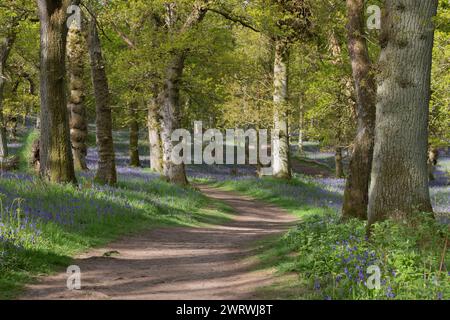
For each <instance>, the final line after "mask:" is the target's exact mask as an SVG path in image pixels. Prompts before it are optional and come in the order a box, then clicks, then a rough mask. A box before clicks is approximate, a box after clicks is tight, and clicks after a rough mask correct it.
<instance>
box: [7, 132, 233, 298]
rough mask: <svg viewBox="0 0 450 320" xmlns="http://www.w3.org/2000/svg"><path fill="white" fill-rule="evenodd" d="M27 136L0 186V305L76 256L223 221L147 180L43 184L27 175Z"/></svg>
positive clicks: (179, 191)
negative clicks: (128, 238) (121, 240)
mask: <svg viewBox="0 0 450 320" xmlns="http://www.w3.org/2000/svg"><path fill="white" fill-rule="evenodd" d="M36 137H37V132H36V131H31V132H29V133H28V134H26V135H25V136H24V138H23V146H22V148H21V149H20V150H19V155H20V159H21V162H20V169H21V170H20V171H19V172H16V173H7V174H4V176H3V177H2V179H0V204H1V211H0V213H1V215H0V299H13V298H16V297H17V296H18V295H20V293H21V292H22V290H23V288H24V285H25V284H26V283H28V282H31V281H33V279H34V278H35V277H36V276H38V275H45V274H51V273H52V272H55V271H58V270H61V269H63V268H65V267H67V266H68V265H70V262H71V260H72V257H74V256H75V255H76V254H78V253H81V252H83V251H85V250H88V249H89V248H92V247H97V246H101V245H104V244H107V243H109V242H111V241H113V240H115V239H117V238H118V237H120V236H123V235H125V234H133V233H137V232H142V231H144V230H150V229H152V228H159V227H172V226H186V227H201V226H206V225H210V224H221V223H224V222H226V221H228V220H230V217H231V215H230V214H231V212H232V210H231V209H230V208H229V207H227V206H226V205H224V204H223V203H221V202H216V201H213V200H211V199H209V198H207V197H205V196H204V195H203V194H202V193H200V192H199V191H198V190H196V189H195V188H193V187H192V188H180V187H177V186H174V185H171V184H168V183H166V182H164V181H162V180H160V179H157V178H153V177H152V176H151V174H148V176H147V174H146V172H145V171H143V172H142V175H141V176H138V177H133V176H120V177H119V183H118V184H117V186H116V187H109V186H99V185H95V184H94V183H93V181H92V178H90V177H89V176H84V175H80V176H79V179H78V180H79V185H78V186H73V185H56V184H49V183H46V182H43V181H42V180H41V179H39V178H38V177H35V176H34V175H33V174H32V170H31V169H30V168H29V162H28V155H29V153H30V150H31V145H32V143H33V141H34V139H35V138H36Z"/></svg>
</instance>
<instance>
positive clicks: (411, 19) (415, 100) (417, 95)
mask: <svg viewBox="0 0 450 320" xmlns="http://www.w3.org/2000/svg"><path fill="white" fill-rule="evenodd" d="M437 3H438V1H437V0H428V1H417V0H402V1H399V0H386V7H385V14H384V16H383V21H382V34H381V45H382V51H381V55H380V62H379V66H380V81H379V84H378V89H377V116H376V128H375V148H374V158H373V168H372V176H371V184H370V190H369V206H368V216H369V226H370V225H372V224H373V223H375V222H377V221H380V220H384V219H387V218H393V217H396V216H397V215H399V216H403V217H407V216H408V215H409V214H411V213H412V212H414V211H422V212H432V207H431V203H430V193H429V185H428V170H427V150H428V112H429V102H430V93H431V91H430V82H431V81H430V79H431V61H432V49H433V39H434V26H433V21H432V20H433V17H434V16H435V15H436V11H437Z"/></svg>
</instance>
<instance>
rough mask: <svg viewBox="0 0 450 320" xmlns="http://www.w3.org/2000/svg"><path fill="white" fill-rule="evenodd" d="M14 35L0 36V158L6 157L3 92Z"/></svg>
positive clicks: (6, 144) (6, 143) (6, 142)
mask: <svg viewBox="0 0 450 320" xmlns="http://www.w3.org/2000/svg"><path fill="white" fill-rule="evenodd" d="M14 40H15V36H7V37H6V38H3V39H1V38H0V159H4V158H7V157H8V141H7V137H6V123H5V119H4V114H3V94H4V90H5V84H6V74H5V68H6V62H7V60H8V57H9V53H10V52H11V47H12V45H13V42H14Z"/></svg>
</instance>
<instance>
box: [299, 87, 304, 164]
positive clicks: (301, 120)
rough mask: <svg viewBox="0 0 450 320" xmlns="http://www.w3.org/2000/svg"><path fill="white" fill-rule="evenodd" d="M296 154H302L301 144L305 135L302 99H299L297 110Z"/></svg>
mask: <svg viewBox="0 0 450 320" xmlns="http://www.w3.org/2000/svg"><path fill="white" fill-rule="evenodd" d="M298 114H299V115H298V154H299V155H300V156H301V155H302V154H303V143H304V141H303V140H304V134H305V106H304V104H303V97H302V96H301V95H300V98H299V110H298Z"/></svg>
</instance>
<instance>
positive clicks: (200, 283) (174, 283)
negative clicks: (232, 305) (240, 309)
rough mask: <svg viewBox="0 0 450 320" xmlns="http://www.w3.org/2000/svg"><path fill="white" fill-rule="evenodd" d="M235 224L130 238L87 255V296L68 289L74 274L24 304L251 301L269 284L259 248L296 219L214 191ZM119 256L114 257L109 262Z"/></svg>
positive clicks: (45, 281) (51, 282) (82, 262)
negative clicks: (47, 301) (68, 280)
mask: <svg viewBox="0 0 450 320" xmlns="http://www.w3.org/2000/svg"><path fill="white" fill-rule="evenodd" d="M199 188H200V189H201V190H202V191H203V192H204V193H205V194H206V195H208V196H209V197H211V198H213V199H216V200H221V201H224V202H225V203H226V204H227V205H229V206H230V207H232V208H233V209H234V211H235V215H234V219H233V221H231V222H227V223H225V224H222V225H218V226H212V227H204V228H161V229H157V230H152V231H148V232H145V233H143V234H140V235H137V236H129V237H126V238H123V239H121V240H119V241H116V242H115V243H112V244H110V245H109V246H108V247H107V248H101V249H96V250H93V251H91V252H89V253H86V254H84V255H82V256H80V257H79V258H78V259H76V261H74V264H76V265H78V266H80V268H81V272H82V290H79V291H68V290H67V289H66V274H65V273H61V274H58V275H55V276H51V277H46V278H42V279H41V280H40V281H39V283H37V284H35V285H31V286H29V288H28V291H27V293H26V295H25V296H24V297H23V298H24V299H251V298H254V292H255V290H256V289H257V288H259V287H261V286H265V285H269V284H270V283H271V281H272V274H271V272H270V271H267V270H266V271H255V265H256V264H257V261H256V259H253V258H254V257H255V255H256V253H257V250H258V248H257V246H256V242H257V241H259V240H261V239H264V238H265V237H268V236H271V235H276V234H280V233H282V232H283V231H285V230H287V229H288V228H289V227H292V226H293V225H294V224H295V218H294V217H292V216H291V215H289V214H287V213H286V212H285V211H283V210H281V209H279V208H276V207H274V206H271V205H267V204H262V203H260V202H256V201H254V200H252V199H250V198H247V197H245V196H241V195H236V194H233V193H229V192H224V191H220V190H218V189H214V188H211V187H208V186H199ZM105 252H113V253H115V254H114V255H105Z"/></svg>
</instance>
